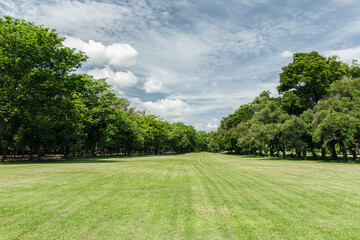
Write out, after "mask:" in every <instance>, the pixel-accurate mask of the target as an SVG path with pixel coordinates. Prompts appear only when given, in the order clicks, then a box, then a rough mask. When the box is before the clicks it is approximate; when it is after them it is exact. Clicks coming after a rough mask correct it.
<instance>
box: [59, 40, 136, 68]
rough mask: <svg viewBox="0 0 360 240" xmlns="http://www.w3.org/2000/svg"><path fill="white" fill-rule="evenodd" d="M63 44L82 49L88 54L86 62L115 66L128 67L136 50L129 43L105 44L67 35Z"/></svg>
mask: <svg viewBox="0 0 360 240" xmlns="http://www.w3.org/2000/svg"><path fill="white" fill-rule="evenodd" d="M64 45H65V46H68V47H71V48H76V49H77V50H80V51H83V52H85V53H86V55H88V56H89V60H88V62H89V63H90V64H92V65H96V66H99V65H111V66H115V67H128V66H131V65H133V64H134V62H135V58H136V56H137V55H138V53H137V51H136V50H135V49H134V48H132V47H131V46H130V45H129V44H125V43H113V44H111V45H109V46H105V45H104V44H102V43H101V42H95V41H93V40H89V41H88V42H84V41H83V40H81V39H78V38H74V37H67V38H66V39H65V41H64Z"/></svg>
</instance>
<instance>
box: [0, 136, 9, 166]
mask: <svg viewBox="0 0 360 240" xmlns="http://www.w3.org/2000/svg"><path fill="white" fill-rule="evenodd" d="M8 150H9V142H8V141H6V142H4V144H3V156H2V159H1V162H5V160H6V158H7V152H8Z"/></svg>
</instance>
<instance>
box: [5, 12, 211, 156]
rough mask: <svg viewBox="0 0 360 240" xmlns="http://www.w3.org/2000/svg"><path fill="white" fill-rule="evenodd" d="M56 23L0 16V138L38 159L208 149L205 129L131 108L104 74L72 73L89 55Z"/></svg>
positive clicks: (11, 149)
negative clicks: (74, 45)
mask: <svg viewBox="0 0 360 240" xmlns="http://www.w3.org/2000/svg"><path fill="white" fill-rule="evenodd" d="M63 41H64V38H62V37H60V36H59V35H58V34H57V33H56V31H55V30H53V29H49V28H45V27H43V26H38V25H35V24H34V23H31V22H27V21H25V20H21V19H15V18H12V17H9V16H4V17H3V18H0V142H1V150H0V151H1V153H2V156H3V157H2V161H4V160H5V159H6V156H7V155H10V154H11V155H24V154H26V155H27V156H29V158H30V159H32V158H33V157H35V156H36V157H37V158H41V157H42V156H43V155H44V154H62V155H63V157H65V158H66V157H71V156H89V155H94V156H96V155H99V154H101V155H103V154H108V155H112V154H131V153H138V154H160V153H164V152H172V153H184V152H191V151H197V150H206V147H207V143H206V141H205V136H206V134H205V133H204V132H196V131H195V129H194V127H193V126H187V125H185V124H183V123H169V122H167V121H164V120H162V119H160V118H159V117H157V116H154V115H148V114H145V112H141V111H137V110H136V109H134V108H132V107H130V102H129V101H128V100H127V99H125V98H119V97H118V96H117V95H116V93H115V91H114V90H113V88H112V86H110V85H109V84H108V83H107V82H106V80H105V79H94V78H93V77H92V76H90V75H86V74H79V73H76V69H78V68H80V67H81V66H82V64H83V63H84V62H85V61H86V59H87V56H86V55H85V54H84V53H83V52H79V51H76V49H72V48H68V47H65V46H64V45H63Z"/></svg>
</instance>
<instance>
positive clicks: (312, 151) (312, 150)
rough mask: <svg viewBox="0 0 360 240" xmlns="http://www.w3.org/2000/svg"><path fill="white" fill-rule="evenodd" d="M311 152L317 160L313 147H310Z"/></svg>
mask: <svg viewBox="0 0 360 240" xmlns="http://www.w3.org/2000/svg"><path fill="white" fill-rule="evenodd" d="M310 151H311V154H312V155H313V157H314V159H315V160H317V155H316V153H315V151H314V148H310Z"/></svg>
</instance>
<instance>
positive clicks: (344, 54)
mask: <svg viewBox="0 0 360 240" xmlns="http://www.w3.org/2000/svg"><path fill="white" fill-rule="evenodd" d="M324 54H325V55H326V56H334V55H336V56H338V57H340V59H341V60H342V61H344V62H347V63H351V62H352V60H354V59H357V60H360V46H358V47H355V48H348V49H342V50H330V51H325V52H324Z"/></svg>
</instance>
